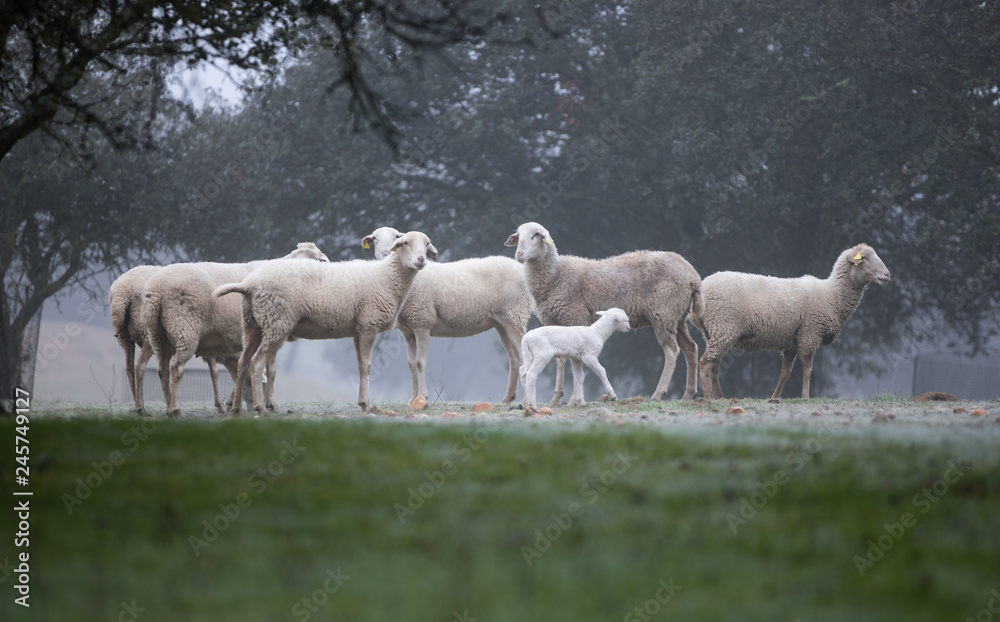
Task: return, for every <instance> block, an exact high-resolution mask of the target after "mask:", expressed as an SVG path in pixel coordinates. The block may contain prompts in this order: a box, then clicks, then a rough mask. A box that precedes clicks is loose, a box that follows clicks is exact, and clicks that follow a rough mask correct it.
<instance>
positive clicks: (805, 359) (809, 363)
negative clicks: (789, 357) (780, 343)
mask: <svg viewBox="0 0 1000 622" xmlns="http://www.w3.org/2000/svg"><path fill="white" fill-rule="evenodd" d="M815 354H816V353H815V352H809V353H808V354H807V353H805V352H803V353H802V354H801V355H799V358H800V359H802V399H804V400H807V399H809V382H810V381H811V380H812V373H813V356H814V355H815Z"/></svg>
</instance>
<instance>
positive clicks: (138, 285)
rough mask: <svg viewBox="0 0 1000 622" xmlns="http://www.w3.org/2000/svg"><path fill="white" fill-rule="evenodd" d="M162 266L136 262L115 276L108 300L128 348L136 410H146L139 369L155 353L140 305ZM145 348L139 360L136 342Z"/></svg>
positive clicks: (120, 337) (117, 330) (116, 327)
mask: <svg viewBox="0 0 1000 622" xmlns="http://www.w3.org/2000/svg"><path fill="white" fill-rule="evenodd" d="M159 269H160V268H159V266H136V267H135V268H132V269H131V270H129V271H128V272H126V273H125V274H123V275H121V276H120V277H118V278H117V279H115V281H114V283H112V284H111V287H110V288H109V289H108V304H109V306H110V308H111V328H112V329H113V330H114V333H115V338H117V339H118V344H119V345H120V346H121V347H122V349H123V350H125V376H126V377H127V378H128V386H129V388H130V389H131V390H132V397H133V399H134V400H135V411H136V412H138V413H143V412H145V408H144V407H143V399H142V375H141V374H140V377H139V384H138V385H137V384H136V370H137V368H139V367H141V368H142V369H143V370H145V369H146V363H148V362H149V359H150V357H151V356H153V347H152V345H151V344H150V343H149V340H148V339H146V338H145V335H144V333H143V332H142V330H141V327H140V323H139V317H138V316H139V308H140V304H141V303H142V291H143V288H144V287H145V285H146V281H148V280H149V277H151V276H152V275H153V274H154V273H155V272H156V271H157V270H159ZM136 345H138V346H139V347H140V348H141V349H140V352H139V361H138V363H137V362H136V360H135V346H136Z"/></svg>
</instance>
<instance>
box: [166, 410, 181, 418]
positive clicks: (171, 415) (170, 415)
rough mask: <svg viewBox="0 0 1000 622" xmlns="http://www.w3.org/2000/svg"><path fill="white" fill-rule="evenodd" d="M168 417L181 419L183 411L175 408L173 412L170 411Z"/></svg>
mask: <svg viewBox="0 0 1000 622" xmlns="http://www.w3.org/2000/svg"><path fill="white" fill-rule="evenodd" d="M167 416H168V417H180V416H181V409H180V408H174V409H173V410H168V411H167Z"/></svg>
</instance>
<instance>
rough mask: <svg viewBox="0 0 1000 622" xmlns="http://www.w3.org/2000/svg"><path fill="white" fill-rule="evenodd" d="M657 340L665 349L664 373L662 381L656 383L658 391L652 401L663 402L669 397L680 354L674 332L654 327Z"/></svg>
mask: <svg viewBox="0 0 1000 622" xmlns="http://www.w3.org/2000/svg"><path fill="white" fill-rule="evenodd" d="M654 331H655V332H656V340H657V341H659V342H660V347H662V348H663V373H662V374H660V381H659V382H657V383H656V389H655V390H654V391H653V396H652V398H650V399H653V400H662V399H664V398H665V397H666V396H667V389H668V388H670V378H671V377H672V376H673V375H674V367H675V366H676V365H677V355H678V354H679V353H680V352H679V351H678V347H677V337H676V336H675V334H674V332H673V331H672V330H670V331H666V330H664V329H662V328H660V327H659V326H656V327H654Z"/></svg>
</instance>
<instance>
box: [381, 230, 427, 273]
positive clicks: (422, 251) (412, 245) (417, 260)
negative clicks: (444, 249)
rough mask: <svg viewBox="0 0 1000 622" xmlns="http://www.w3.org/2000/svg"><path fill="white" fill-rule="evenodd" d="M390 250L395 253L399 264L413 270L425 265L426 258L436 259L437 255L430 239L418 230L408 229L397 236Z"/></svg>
mask: <svg viewBox="0 0 1000 622" xmlns="http://www.w3.org/2000/svg"><path fill="white" fill-rule="evenodd" d="M390 252H392V253H396V255H397V256H398V257H399V263H400V264H402V265H403V266H405V267H407V268H410V269H413V270H420V269H421V268H423V267H424V266H426V265H427V261H428V260H433V259H437V255H438V252H437V249H436V248H434V245H433V244H431V239H430V238H429V237H427V236H426V235H425V234H423V233H421V232H420V231H410V232H408V233H404V234H403V235H401V236H399V237H398V238H397V239H396V241H395V242H394V243H393V245H392V247H391V248H390Z"/></svg>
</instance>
